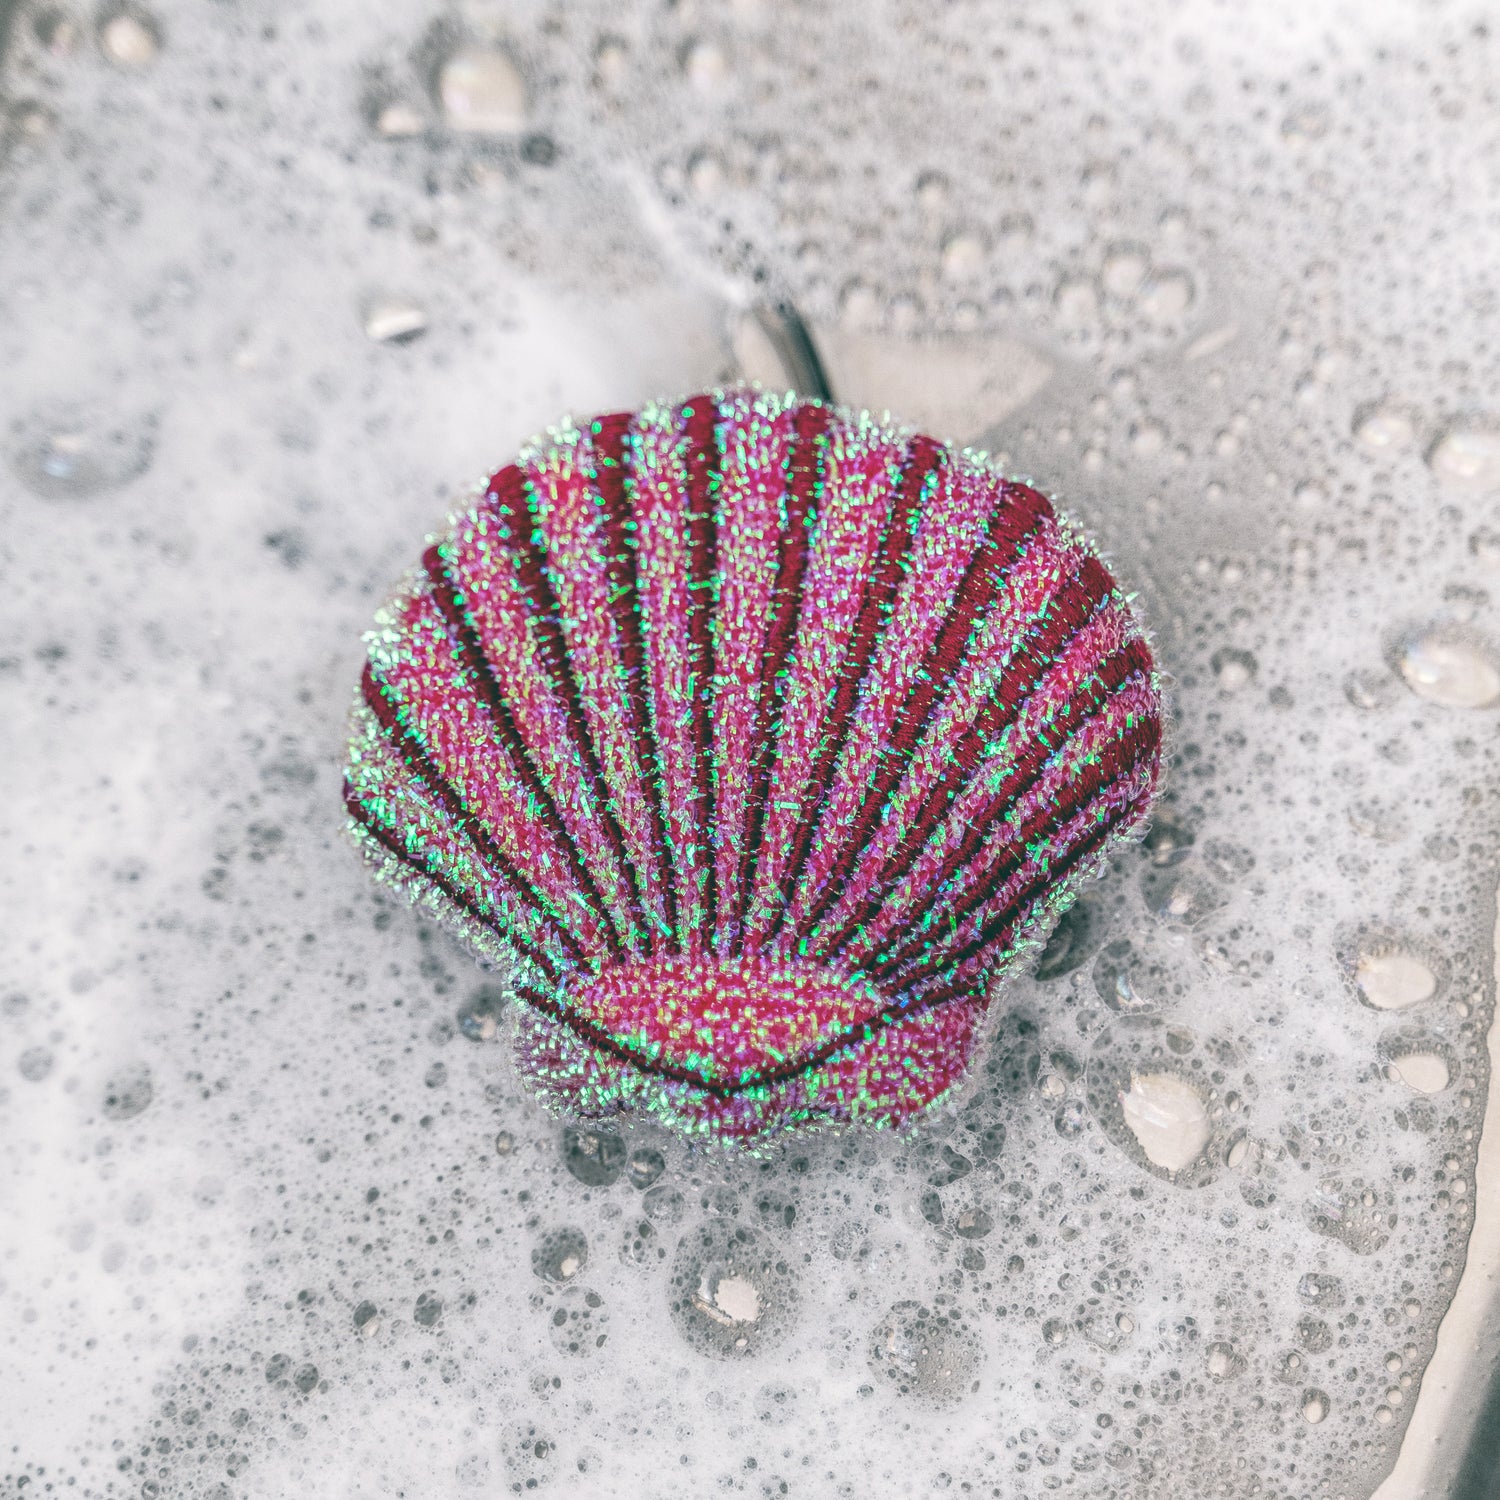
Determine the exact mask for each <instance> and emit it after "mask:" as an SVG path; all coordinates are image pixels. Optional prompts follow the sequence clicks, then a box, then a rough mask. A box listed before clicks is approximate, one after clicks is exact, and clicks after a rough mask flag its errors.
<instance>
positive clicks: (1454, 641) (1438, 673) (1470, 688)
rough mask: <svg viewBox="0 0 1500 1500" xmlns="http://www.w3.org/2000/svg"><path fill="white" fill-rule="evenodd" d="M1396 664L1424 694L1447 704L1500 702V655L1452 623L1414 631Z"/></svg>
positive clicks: (1400, 649)
mask: <svg viewBox="0 0 1500 1500" xmlns="http://www.w3.org/2000/svg"><path fill="white" fill-rule="evenodd" d="M1396 668H1397V670H1398V671H1399V672H1400V673H1401V676H1402V678H1403V679H1404V680H1405V682H1406V685H1407V686H1408V687H1409V688H1410V689H1411V690H1412V691H1413V692H1414V693H1416V694H1417V696H1418V697H1419V698H1426V699H1427V700H1428V701H1429V702H1431V703H1440V704H1442V705H1443V707H1445V708H1489V707H1491V706H1492V705H1493V704H1495V703H1500V656H1497V654H1496V652H1495V650H1494V648H1493V647H1492V646H1491V645H1490V644H1489V642H1488V641H1486V640H1483V639H1482V638H1481V637H1480V636H1478V635H1477V634H1474V633H1473V632H1471V631H1470V630H1468V629H1467V628H1466V627H1465V626H1462V625H1459V624H1456V623H1454V622H1452V621H1439V622H1438V623H1436V624H1433V625H1427V626H1424V627H1422V628H1421V629H1419V630H1415V631H1413V632H1411V633H1410V634H1408V635H1407V636H1406V637H1405V638H1404V639H1403V640H1402V641H1401V642H1400V644H1399V645H1398V647H1397V650H1396Z"/></svg>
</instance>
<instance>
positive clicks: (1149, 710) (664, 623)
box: [345, 389, 1162, 1140]
mask: <svg viewBox="0 0 1500 1500" xmlns="http://www.w3.org/2000/svg"><path fill="white" fill-rule="evenodd" d="M368 645H369V655H368V662H367V664H366V667H365V670H364V675H363V679H362V682H361V684H360V689H359V694H358V698H357V701H356V706H355V710H354V717H353V727H352V740H351V745H350V751H349V765H348V771H347V779H346V786H345V803H346V807H347V810H348V816H349V823H350V828H351V830H352V832H353V834H354V837H355V838H356V840H357V841H358V843H359V844H360V845H361V846H362V847H363V849H364V850H365V852H366V853H367V854H368V855H369V857H370V858H371V859H372V860H373V861H374V863H375V865H376V866H377V868H378V870H379V872H380V873H381V875H382V876H383V878H385V879H387V880H389V881H391V882H392V883H394V884H397V885H399V886H401V887H403V888H404V889H406V890H407V891H408V892H409V893H410V894H411V895H412V896H413V897H414V898H415V899H416V900H418V901H420V902H422V903H423V904H424V905H426V906H428V907H430V908H432V909H433V910H435V911H436V912H437V914H438V915H439V916H440V917H441V918H442V919H443V920H445V921H447V922H449V923H450V924H452V925H453V926H455V927H457V928H458V929H459V930H461V931H462V932H463V933H464V934H465V935H466V936H467V937H468V938H469V940H470V941H471V942H472V944H473V946H474V947H475V948H476V949H478V950H479V952H480V953H481V954H482V955H483V956H485V957H487V958H489V959H491V960H493V961H496V962H498V963H501V964H503V965H505V966H506V967H507V968H508V969H509V970H510V972H511V973H512V974H513V975H514V987H515V995H516V1000H517V1002H518V1003H517V1004H516V1006H515V1007H514V1008H513V1010H514V1015H515V1045H516V1049H517V1057H518V1061H519V1064H520V1067H521V1069H522V1072H523V1073H524V1074H525V1075H526V1077H527V1078H528V1079H529V1081H530V1082H531V1083H532V1085H533V1086H534V1087H535V1088H536V1090H537V1091H538V1092H539V1093H540V1094H541V1095H542V1096H543V1097H544V1099H546V1100H547V1101H548V1102H549V1103H551V1104H554V1105H556V1106H558V1107H560V1108H563V1109H566V1110H567V1111H569V1112H572V1113H574V1114H578V1115H583V1116H586V1117H599V1116H604V1115H609V1114H613V1113H617V1112H636V1111H649V1112H650V1113H652V1114H654V1115H655V1116H657V1117H658V1118H660V1119H662V1120H665V1121H667V1122H668V1123H670V1124H672V1125H674V1126H676V1127H678V1128H679V1129H683V1130H687V1131H691V1132H695V1133H699V1134H706V1135H709V1136H713V1137H716V1138H719V1139H722V1140H734V1139H740V1140H743V1139H751V1138H756V1137H761V1136H765V1135H767V1134H770V1133H772V1132H775V1131H779V1130H784V1129H787V1128H789V1127H795V1126H799V1125H803V1124H807V1123H812V1122H819V1121H845V1122H847V1121H866V1122H870V1123H873V1124H886V1125H891V1124H898V1123H900V1122H902V1121H905V1120H907V1119H909V1118H910V1117H911V1116H913V1115H914V1114H915V1113H916V1112H917V1111H919V1110H921V1109H923V1108H924V1107H925V1106H927V1105H929V1104H931V1103H932V1102H933V1101H934V1100H936V1099H939V1098H940V1097H942V1096H943V1095H944V1094H945V1093H947V1092H948V1091H950V1090H952V1089H953V1088H954V1087H955V1086H956V1085H957V1084H958V1083H959V1082H960V1081H961V1079H962V1078H963V1076H964V1074H965V1071H966V1069H967V1067H968V1065H969V1062H970V1060H971V1058H972V1056H973V1054H974V1051H975V1048H976V1045H977V1044H978V1041H979V1037H980V1033H981V1024H982V1020H983V1016H984V1012H985V1008H986V1002H987V995H988V993H989V991H990V989H991V987H992V985H993V982H994V981H995V979H996V978H997V976H999V975H1001V974H1003V973H1004V972H1005V971H1006V970H1007V969H1008V968H1009V967H1011V966H1012V965H1014V964H1015V963H1016V962H1017V961H1018V960H1019V959H1020V958H1022V956H1023V955H1025V954H1026V953H1028V951H1031V950H1034V949H1035V948H1036V947H1038V946H1039V944H1040V943H1041V942H1042V941H1043V940H1044V938H1045V937H1046V935H1047V933H1048V932H1049V931H1050V929H1051V927H1052V925H1053V924H1054V923H1055V922H1056V920H1057V918H1058V916H1059V915H1060V914H1061V913H1062V912H1063V911H1064V910H1065V909H1066V908H1067V906H1068V905H1069V904H1070V903H1071V901H1072V900H1073V898H1074V895H1075V893H1076V890H1077V888H1078V886H1079V884H1080V883H1081V882H1082V881H1084V880H1085V879H1087V878H1089V877H1090V876H1091V875H1093V874H1095V873H1097V871H1098V869H1099V867H1100V865H1101V864H1102V862H1103V860H1104V859H1105V857H1106V855H1107V853H1108V851H1109V849H1110V846H1111V845H1112V843H1114V842H1115V841H1116V840H1118V839H1120V838H1121V837H1122V836H1125V835H1127V834H1129V833H1130V832H1131V831H1132V830H1134V829H1136V828H1137V827H1138V825H1139V824H1140V822H1141V820H1142V818H1143V817H1144V815H1145V814H1146V811H1147V808H1148V806H1149V804H1150V801H1151V798H1152V795H1153V792H1154V790H1155V786H1156V782H1157V777H1158V773H1159V769H1160V758H1161V715H1162V704H1161V698H1160V693H1159V690H1158V685H1157V681H1156V677H1155V673H1154V669H1153V665H1152V658H1151V652H1150V650H1149V648H1148V646H1147V643H1146V640H1145V639H1144V637H1143V635H1142V633H1141V630H1140V628H1139V626H1138V624H1137V622H1136V620H1135V619H1134V617H1133V616H1132V614H1131V611H1130V608H1129V606H1128V604H1127V601H1126V599H1125V597H1124V595H1123V594H1122V593H1121V591H1120V589H1119V587H1118V586H1117V585H1116V583H1115V581H1114V579H1113V578H1112V577H1111V576H1110V574H1109V572H1108V571H1107V570H1106V568H1105V566H1104V564H1103V563H1102V562H1101V561H1100V560H1099V558H1098V557H1097V556H1096V555H1095V553H1094V552H1093V551H1091V550H1090V548H1089V546H1088V545H1087V544H1086V543H1085V542H1084V541H1083V540H1082V539H1081V538H1080V537H1079V536H1078V535H1077V534H1076V533H1075V532H1074V531H1072V530H1071V529H1070V528H1069V527H1068V525H1067V524H1066V523H1065V522H1064V521H1063V520H1062V519H1061V518H1060V517H1059V516H1058V515H1057V513H1056V512H1055V511H1054V510H1053V508H1052V506H1051V505H1050V504H1049V502H1048V500H1047V499H1046V497H1045V496H1044V495H1042V494H1040V493H1039V492H1038V491H1037V490H1035V489H1033V488H1031V487H1030V486H1029V485H1026V484H1022V483H1019V482H1017V481H1014V480H1010V479H1006V478H1004V477H1003V476H1002V475H1000V474H999V473H997V472H996V471H995V470H994V469H993V468H992V467H991V466H990V465H989V464H987V463H986V462H985V461H984V460H983V458H981V457H979V456H976V455H974V454H971V453H968V452H956V451H954V450H953V449H950V448H947V447H945V446H944V445H943V444H941V443H939V442H936V441H934V440H933V439H932V438H929V437H924V436H922V435H920V434H917V433H912V432H909V431H906V430H903V429H900V428H894V427H891V426H887V425H882V424H881V423H880V422H878V421H876V420H874V419H872V418H871V417H870V416H868V415H865V414H856V413H851V412H846V411H841V410H839V409H837V408H835V407H832V406H829V405H826V404H824V403H822V402H818V401H804V400H798V399H796V398H795V397H789V396H777V395H772V394H767V393H764V392H760V391H755V390H748V389H730V390H722V391H713V392H710V393H707V394H705V395H701V396H695V397H693V398H692V399H691V400H688V401H684V402H681V403H678V404H675V405H657V406H648V407H646V408H645V409H643V410H641V411H639V412H633V413H631V412H627V413H619V414H613V415H609V416H603V417H599V418H597V419H596V420H594V421H592V422H589V423H586V424H584V425H582V426H579V427H574V426H571V425H564V426H562V427H560V428H557V429H555V430H554V431H552V432H550V433H549V434H548V435H547V437H546V438H545V439H544V440H540V441H538V442H537V443H535V444H534V445H533V446H531V447H530V448H528V449H527V450H526V451H525V452H524V453H523V454H522V455H521V457H520V459H519V460H518V461H517V462H516V463H514V464H512V465H510V466H508V467H506V468H504V469H501V470H500V471H499V473H497V474H496V475H495V476H494V477H493V478H492V479H491V480H490V482H489V484H488V486H487V487H486V488H485V490H484V492H483V494H482V495H480V496H479V497H478V498H477V499H476V500H475V501H474V502H473V503H472V504H471V505H470V506H468V508H466V509H464V510H462V511H461V512H460V513H459V514H458V515H457V516H456V517H455V518H454V520H453V521H452V524H451V526H450V528H449V529H448V530H447V531H446V532H445V533H444V534H443V535H441V536H440V537H439V538H437V539H436V540H435V541H433V542H432V543H431V544H430V545H429V546H428V548H427V550H426V552H425V554H424V555H423V557H422V560H421V564H420V566H419V567H418V568H417V569H416V570H415V572H414V573H413V574H412V575H411V577H410V578H409V579H408V581H407V582H406V584H405V586H404V587H403V588H402V590H401V591H400V592H399V593H398V594H397V596H396V597H395V598H394V599H393V600H392V601H391V602H390V603H389V604H388V605H386V606H385V608H384V609H383V610H382V611H381V612H380V614H379V616H378V617H377V624H376V628H375V629H374V630H373V631H372V632H371V633H370V634H369V636H368Z"/></svg>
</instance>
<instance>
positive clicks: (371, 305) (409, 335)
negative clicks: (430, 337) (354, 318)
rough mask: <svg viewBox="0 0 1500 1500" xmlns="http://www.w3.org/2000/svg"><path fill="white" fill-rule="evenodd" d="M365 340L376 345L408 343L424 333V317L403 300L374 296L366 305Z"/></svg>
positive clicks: (425, 328)
mask: <svg viewBox="0 0 1500 1500" xmlns="http://www.w3.org/2000/svg"><path fill="white" fill-rule="evenodd" d="M364 326H365V337H366V338H368V339H370V340H371V341H372V342H374V343H377V344H410V343H412V342H413V341H414V340H416V339H419V338H421V336H422V335H423V334H424V333H426V332H427V314H426V313H425V312H423V311H422V309H421V308H420V307H418V306H417V304H416V303H415V302H411V301H408V300H407V299H406V298H405V297H375V298H372V299H371V300H370V301H369V302H367V303H366V304H365V310H364Z"/></svg>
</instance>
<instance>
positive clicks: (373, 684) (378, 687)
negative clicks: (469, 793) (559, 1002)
mask: <svg viewBox="0 0 1500 1500" xmlns="http://www.w3.org/2000/svg"><path fill="white" fill-rule="evenodd" d="M360 692H361V697H362V699H363V701H364V704H365V706H366V708H368V710H369V711H370V713H371V715H372V716H373V717H374V719H375V722H376V723H377V724H378V725H379V727H380V729H381V730H382V731H383V732H384V735H385V738H386V742H387V744H388V745H390V746H391V748H393V749H394V748H395V747H396V743H397V742H399V744H400V746H401V754H402V758H403V759H404V760H405V762H406V767H407V771H408V774H409V775H412V776H415V777H416V778H418V779H419V780H421V781H422V782H423V784H424V785H426V786H427V787H428V789H429V790H430V791H431V792H432V794H433V795H434V796H435V797H436V798H437V799H438V801H439V802H441V803H442V805H443V808H444V810H445V811H446V812H447V813H448V816H449V818H450V819H451V820H452V822H453V824H454V827H455V829H456V830H458V831H460V832H462V833H464V834H465V835H466V836H467V837H468V838H469V839H470V841H471V842H472V843H473V844H474V846H475V848H476V849H477V851H478V853H479V855H480V858H481V862H482V864H483V865H485V866H487V867H488V868H489V871H490V873H491V875H492V877H493V878H494V880H495V881H496V882H498V883H500V884H502V885H503V886H507V887H509V888H510V893H511V894H512V896H513V899H516V900H520V901H523V902H525V903H526V904H528V905H530V906H531V907H532V908H533V909H534V910H535V912H536V914H537V916H538V917H540V918H541V919H543V921H544V922H545V923H546V924H549V925H550V926H551V927H552V928H553V929H554V932H555V935H556V938H557V940H558V941H559V943H561V944H562V946H564V947H565V948H566V949H567V950H568V951H569V952H570V953H571V954H572V956H573V958H574V959H575V960H577V961H580V962H581V961H582V958H583V950H582V948H581V946H580V944H579V940H578V937H577V935H576V934H575V933H573V932H571V931H570V930H569V929H568V927H567V923H566V919H565V918H564V917H563V916H562V914H561V913H560V912H559V911H558V910H557V909H556V907H555V906H554V905H553V903H552V902H551V901H549V900H548V899H547V897H546V896H545V895H544V894H543V893H542V892H541V891H540V890H539V889H538V888H537V887H536V886H535V885H534V884H533V883H532V882H531V881H529V880H527V879H526V877H525V876H524V875H523V874H522V872H521V871H520V870H519V869H518V868H517V867H516V866H515V865H514V864H513V863H512V862H511V861H510V860H509V859H507V858H506V856H505V853H504V851H503V850H502V849H501V848H500V847H499V846H498V845H497V844H496V843H495V841H494V839H493V837H492V836H491V834H490V831H489V830H488V829H487V828H486V827H485V826H484V824H483V822H482V821H481V820H480V819H479V818H478V817H477V816H476V815H475V814H474V812H473V811H472V810H471V809H470V808H469V807H468V806H467V804H466V803H465V800H464V797H463V794H462V792H461V791H460V790H459V788H458V787H457V786H455V785H454V783H453V782H452V781H450V780H449V779H448V777H447V776H446V775H445V774H444V773H443V771H442V770H441V769H440V768H439V767H438V766H437V765H435V764H434V763H433V761H432V759H431V757H430V755H429V754H428V751H427V747H426V746H425V745H424V744H423V743H422V739H421V736H420V735H419V734H418V732H417V730H416V728H415V726H413V725H412V724H410V723H403V722H402V721H401V718H400V715H399V712H398V710H397V709H396V706H395V705H394V704H393V703H392V702H391V701H390V699H389V698H387V697H386V695H385V691H384V687H383V684H382V683H381V681H380V679H379V677H378V676H377V674H376V672H375V668H374V666H373V665H372V664H371V663H369V662H367V663H366V664H365V670H364V673H363V675H362V676H361V678H360Z"/></svg>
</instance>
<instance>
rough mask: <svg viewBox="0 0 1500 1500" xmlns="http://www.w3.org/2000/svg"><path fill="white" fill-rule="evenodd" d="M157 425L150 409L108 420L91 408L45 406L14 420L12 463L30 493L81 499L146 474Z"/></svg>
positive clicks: (153, 447)
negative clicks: (15, 421) (15, 422)
mask: <svg viewBox="0 0 1500 1500" xmlns="http://www.w3.org/2000/svg"><path fill="white" fill-rule="evenodd" d="M156 425H157V423H156V417H155V415H154V414H153V413H137V414H134V415H132V416H130V417H128V418H124V419H111V418H110V417H108V416H106V415H105V414H104V413H103V412H102V411H99V410H97V409H95V408H93V407H87V406H83V407H74V406H45V407H42V408H39V409H38V410H37V411H35V412H33V413H32V415H31V416H30V417H29V418H26V419H24V420H23V421H21V422H18V423H17V424H16V426H15V429H14V431H15V433H16V439H15V443H14V446H13V450H12V463H13V465H14V467H15V470H16V474H17V475H18V476H19V478H20V480H21V482H22V484H24V485H25V486H26V487H27V489H29V490H31V492H32V493H33V494H36V495H40V496H42V497H43V498H44V499H47V500H57V499H82V498H84V497H86V496H89V495H95V494H98V493H99V492H100V491H103V490H109V489H115V488H117V487H118V486H120V485H123V484H126V483H128V482H129V481H130V480H132V479H135V478H136V477H138V476H139V475H141V474H143V473H145V471H146V469H147V468H148V467H149V466H150V463H151V458H152V455H153V454H154V452H155V450H156Z"/></svg>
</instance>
